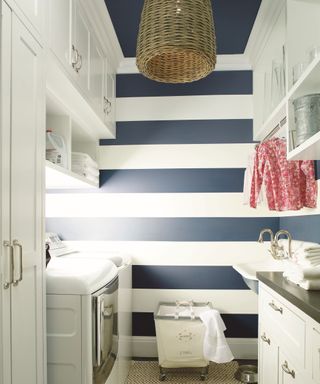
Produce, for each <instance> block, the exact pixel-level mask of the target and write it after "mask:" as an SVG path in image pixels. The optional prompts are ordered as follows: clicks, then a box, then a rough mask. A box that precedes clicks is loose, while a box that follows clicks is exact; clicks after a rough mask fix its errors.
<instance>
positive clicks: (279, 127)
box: [256, 116, 287, 147]
mask: <svg viewBox="0 0 320 384" xmlns="http://www.w3.org/2000/svg"><path fill="white" fill-rule="evenodd" d="M286 122H287V117H286V116H285V117H284V118H283V119H282V120H280V122H279V124H277V125H276V126H275V127H274V128H273V129H272V130H271V131H270V132H269V133H268V134H267V135H266V136H265V137H264V138H263V139H262V140H261V141H260V143H263V142H264V141H266V140H268V139H270V138H271V137H272V136H274V135H275V134H276V133H277V132H279V131H280V129H281V128H282V127H283V126H284V125H285V124H286ZM258 145H259V144H256V147H257V146H258Z"/></svg>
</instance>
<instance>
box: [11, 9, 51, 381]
mask: <svg viewBox="0 0 320 384" xmlns="http://www.w3.org/2000/svg"><path fill="white" fill-rule="evenodd" d="M42 68H43V52H42V49H41V47H40V46H39V45H38V43H37V42H36V41H35V40H34V39H33V37H32V36H31V35H30V34H29V32H28V31H27V30H26V29H25V27H24V26H23V25H22V24H21V23H20V21H19V20H18V19H17V18H16V17H14V16H13V18H12V75H11V78H12V85H11V108H12V109H11V111H12V122H11V238H12V241H13V243H14V242H15V241H16V242H17V244H16V245H15V246H14V249H15V252H14V253H15V255H14V265H15V268H14V279H15V280H17V284H16V285H13V286H12V288H11V307H12V308H11V323H12V335H11V340H12V384H21V383H30V384H31V383H32V384H42V383H43V382H44V381H43V376H42V372H41V368H42V367H43V358H44V350H43V297H42V291H43V281H42V273H43V259H44V247H43V246H42V192H41V191H42V180H43V175H42V165H43V159H42V156H44V155H43V151H42V148H43V145H44V140H43V138H44V129H43V127H44V116H45V115H44V94H45V93H44V78H43V71H42ZM20 246H21V248H20ZM20 253H21V256H22V274H23V275H22V276H21V273H20V271H19V269H20ZM21 278H22V279H21ZM19 280H21V281H19Z"/></svg>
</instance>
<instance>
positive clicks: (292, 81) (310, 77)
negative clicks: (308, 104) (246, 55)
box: [253, 0, 320, 160]
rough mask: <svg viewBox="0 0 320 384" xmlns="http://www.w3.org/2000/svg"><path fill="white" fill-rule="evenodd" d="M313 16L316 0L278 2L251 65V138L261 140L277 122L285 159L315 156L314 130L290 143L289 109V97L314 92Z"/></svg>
mask: <svg viewBox="0 0 320 384" xmlns="http://www.w3.org/2000/svg"><path fill="white" fill-rule="evenodd" d="M319 18H320V3H319V1H317V0H285V1H284V0H279V3H278V13H277V15H276V17H274V18H273V19H272V23H273V25H272V27H271V28H270V33H269V34H268V36H267V39H266V42H265V44H264V46H263V49H262V51H261V54H260V55H259V57H258V59H257V60H256V62H255V63H254V66H253V67H254V86H253V88H254V136H255V139H259V140H261V139H263V138H264V137H265V136H266V135H267V134H268V133H269V132H271V131H272V130H273V129H274V128H275V127H276V126H277V125H278V124H279V125H280V126H281V135H282V136H286V138H287V142H288V154H287V156H288V159H289V160H307V159H310V160H313V159H315V160H319V159H320V132H318V133H316V134H314V135H313V136H312V137H310V138H309V139H307V140H306V141H305V142H304V143H302V144H300V145H299V146H297V145H296V143H295V131H296V127H295V116H294V108H293V101H294V100H295V99H297V98H299V97H301V96H305V95H309V94H314V93H320V82H319V78H320V77H319V76H320V37H319V36H320V26H319V21H318V20H319ZM297 26H299V27H297ZM281 66H282V69H281V73H282V75H281V79H280V78H279V68H280V67H281ZM283 79H284V82H283ZM279 83H281V87H280V88H281V91H280V92H279V86H277V84H278V85H279ZM283 83H284V84H283ZM285 120H286V122H285Z"/></svg>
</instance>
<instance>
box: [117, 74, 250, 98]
mask: <svg viewBox="0 0 320 384" xmlns="http://www.w3.org/2000/svg"><path fill="white" fill-rule="evenodd" d="M251 94H252V71H214V72H212V73H211V74H210V75H208V76H207V77H206V78H205V79H202V80H199V81H194V82H192V83H186V84H168V83H161V82H157V81H153V80H150V79H148V78H146V77H145V76H142V75H141V74H132V75H117V97H141V96H142V97H143V96H187V95H251Z"/></svg>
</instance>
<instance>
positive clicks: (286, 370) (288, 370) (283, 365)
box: [281, 361, 296, 379]
mask: <svg viewBox="0 0 320 384" xmlns="http://www.w3.org/2000/svg"><path fill="white" fill-rule="evenodd" d="M281 368H282V370H283V371H284V372H285V373H287V374H288V375H290V376H292V378H293V379H294V378H295V377H296V373H295V371H294V370H293V369H290V368H289V365H288V362H287V361H285V362H284V363H283V364H282V365H281Z"/></svg>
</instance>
